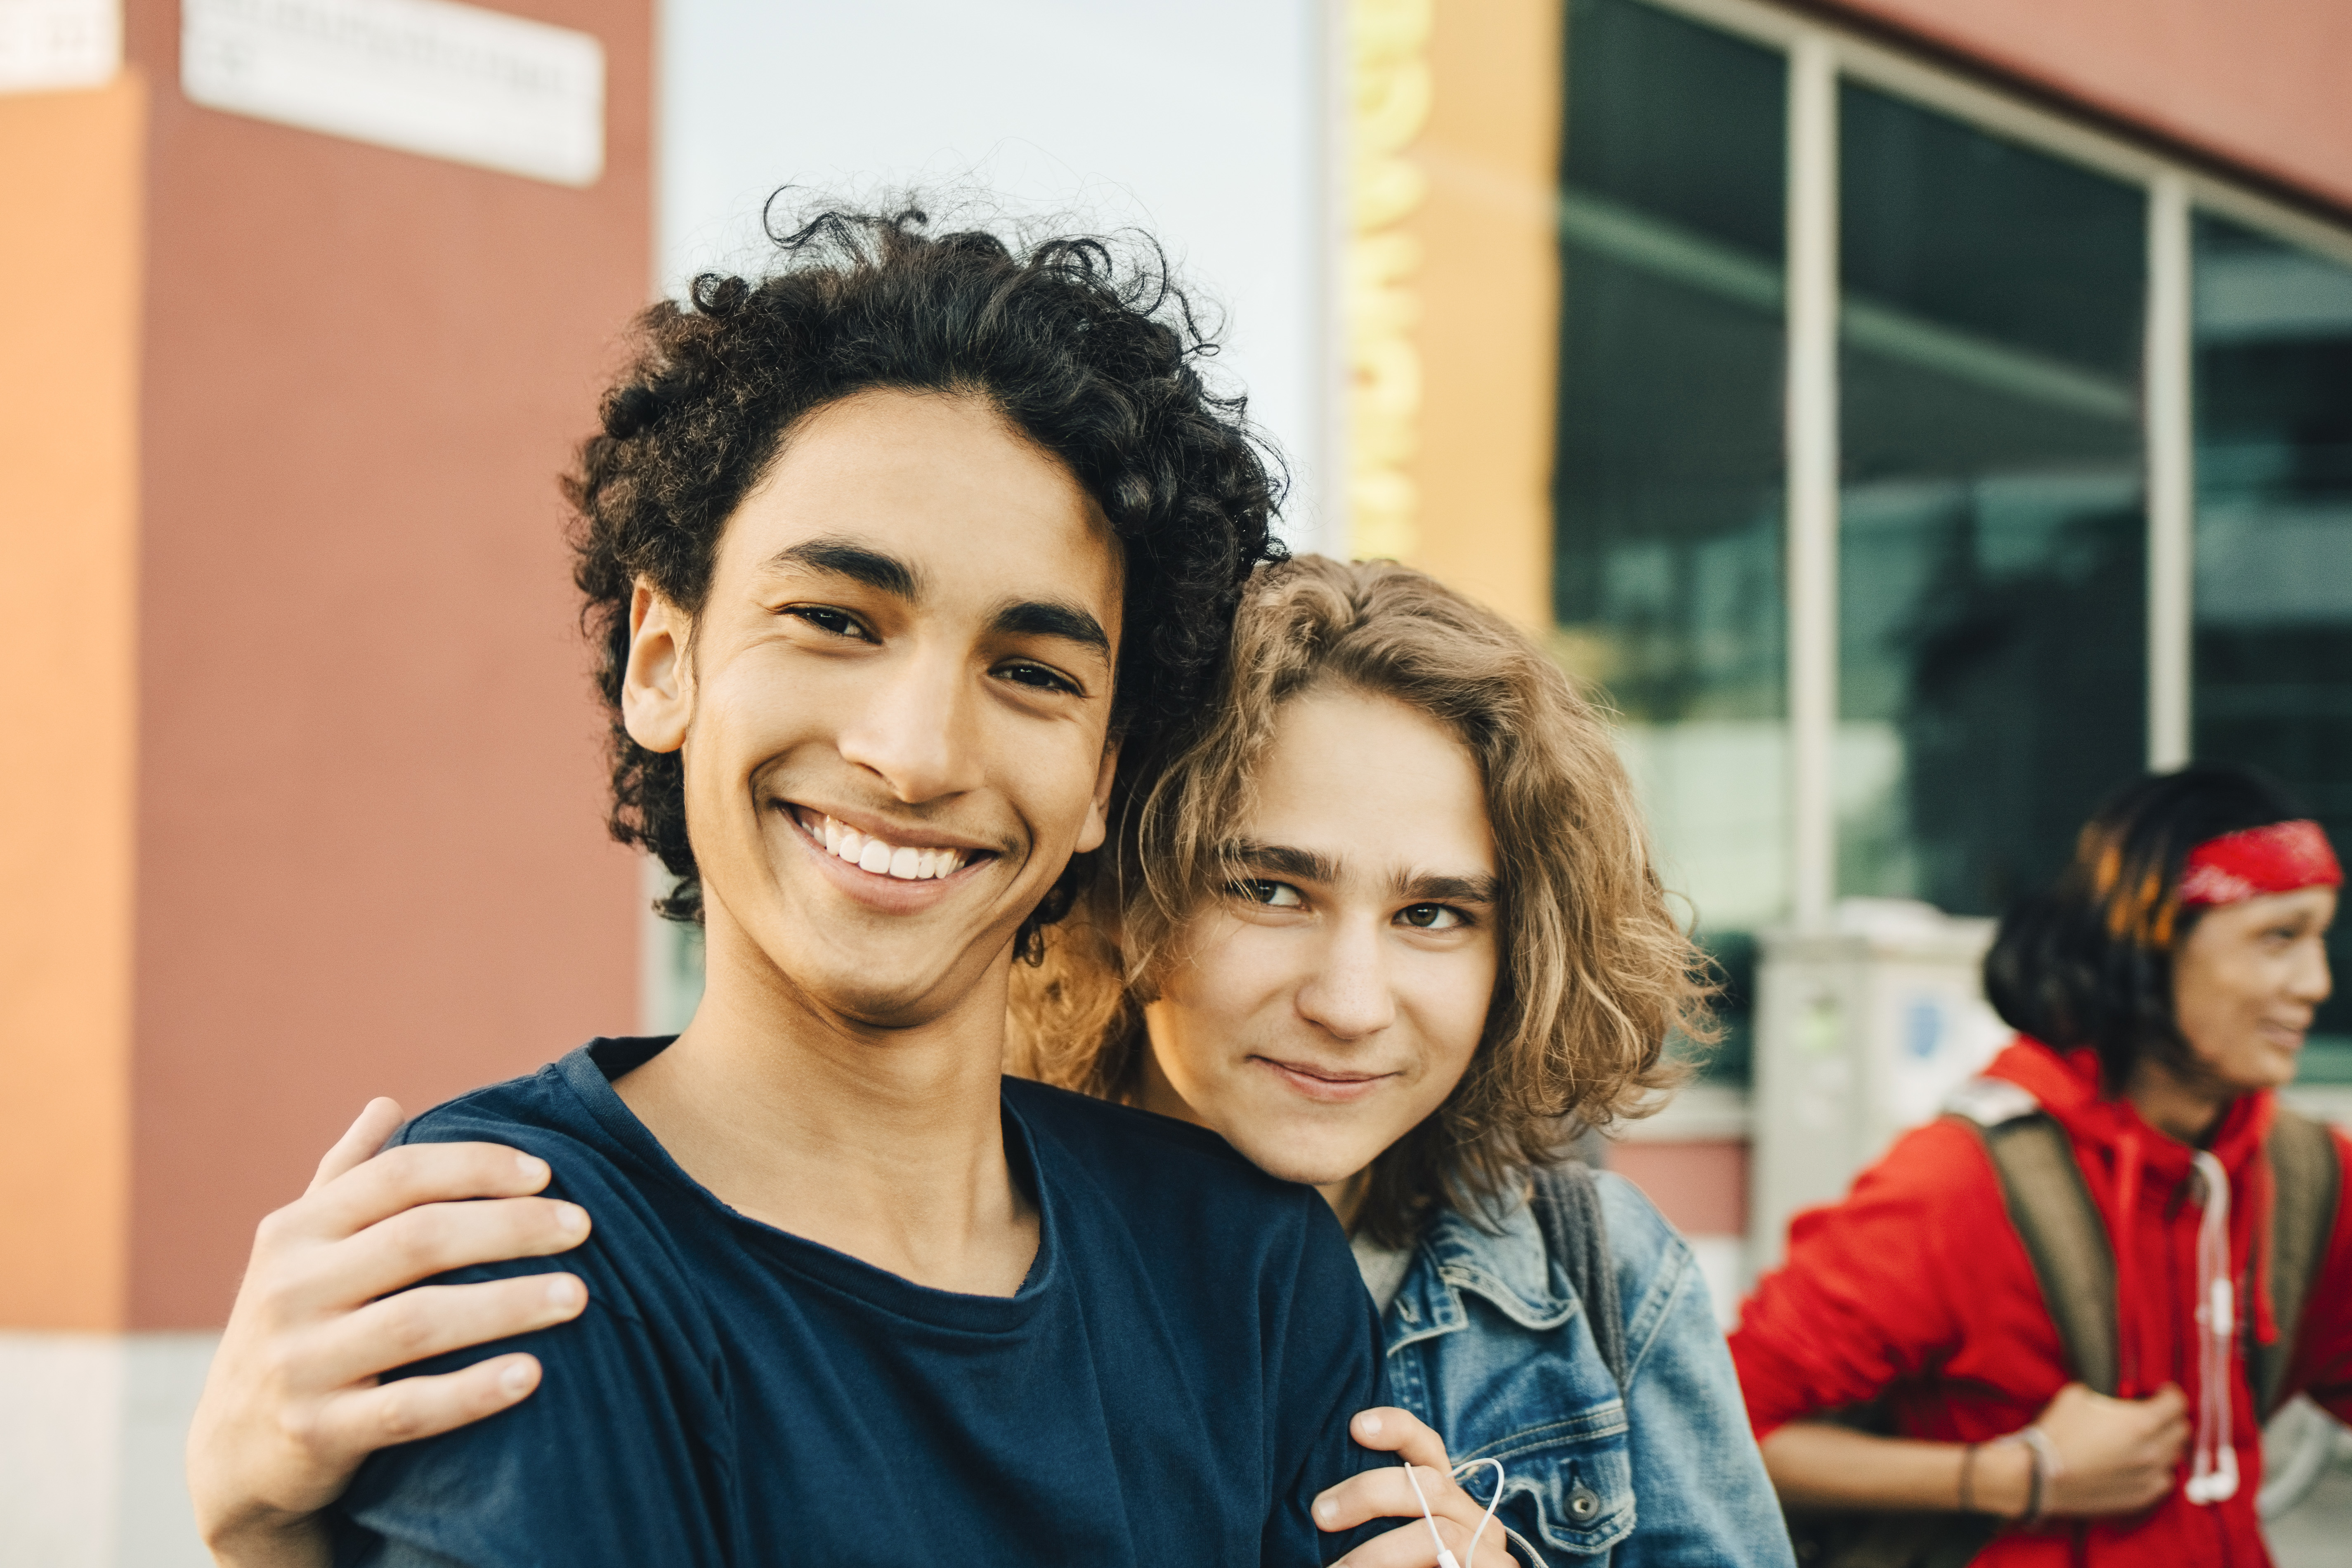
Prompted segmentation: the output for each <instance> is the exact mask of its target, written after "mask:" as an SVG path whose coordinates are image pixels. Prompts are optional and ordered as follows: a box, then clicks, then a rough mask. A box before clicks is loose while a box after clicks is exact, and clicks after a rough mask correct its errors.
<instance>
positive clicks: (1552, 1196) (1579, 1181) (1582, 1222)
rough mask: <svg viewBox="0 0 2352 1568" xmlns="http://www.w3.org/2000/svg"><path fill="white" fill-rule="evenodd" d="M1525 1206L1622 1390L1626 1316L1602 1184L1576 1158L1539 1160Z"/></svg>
mask: <svg viewBox="0 0 2352 1568" xmlns="http://www.w3.org/2000/svg"><path fill="white" fill-rule="evenodd" d="M1533 1175H1534V1177H1535V1191H1534V1193H1533V1194H1530V1196H1529V1198H1528V1206H1529V1207H1531V1208H1533V1209H1534V1210H1535V1213H1536V1225H1537V1226H1538V1228H1539V1229H1540V1230H1541V1231H1542V1232H1543V1244H1544V1252H1545V1254H1546V1256H1548V1257H1549V1258H1550V1259H1551V1261H1552V1264H1553V1266H1554V1267H1556V1268H1559V1271H1560V1272H1561V1273H1563V1274H1565V1275H1566V1276H1567V1277H1568V1282H1569V1285H1570V1288H1571V1289H1574V1290H1575V1292H1576V1298H1577V1300H1580V1301H1581V1302H1583V1303H1584V1318H1585V1321H1586V1322H1587V1323H1588V1324H1590V1325H1591V1329H1592V1342H1593V1343H1594V1344H1595V1345H1597V1346H1598V1347H1600V1351H1601V1362H1602V1363H1603V1364H1604V1365H1606V1366H1607V1367H1608V1368H1609V1375H1610V1376H1611V1377H1612V1379H1614V1380H1615V1381H1616V1384H1617V1392H1618V1393H1620V1394H1622V1393H1624V1392H1625V1320H1624V1318H1623V1317H1622V1315H1621V1314H1620V1313H1619V1311H1618V1307H1617V1268H1616V1265H1615V1264H1614V1263H1612V1262H1611V1261H1610V1258H1609V1222H1608V1220H1607V1219H1606V1218H1605V1217H1604V1216H1603V1215H1602V1214H1601V1189H1600V1188H1599V1187H1597V1186H1595V1185H1594V1184H1593V1181H1592V1171H1591V1167H1590V1166H1588V1165H1586V1164H1585V1163H1584V1162H1583V1161H1581V1160H1576V1159H1570V1160H1564V1161H1561V1162H1560V1163H1558V1164H1554V1165H1538V1167H1536V1169H1535V1171H1534V1172H1533Z"/></svg>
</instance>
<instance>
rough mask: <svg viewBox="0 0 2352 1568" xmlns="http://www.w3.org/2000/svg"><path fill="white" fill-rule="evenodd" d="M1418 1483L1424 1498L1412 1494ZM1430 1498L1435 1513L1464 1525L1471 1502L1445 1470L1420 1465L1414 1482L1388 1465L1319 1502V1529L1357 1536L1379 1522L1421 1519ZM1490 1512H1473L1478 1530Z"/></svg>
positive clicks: (1475, 1508) (1473, 1509)
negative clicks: (1360, 1529)
mask: <svg viewBox="0 0 2352 1568" xmlns="http://www.w3.org/2000/svg"><path fill="white" fill-rule="evenodd" d="M1416 1483H1418V1484H1419V1486H1420V1488H1421V1490H1420V1491H1419V1492H1415V1491H1414V1490H1413V1487H1414V1485H1415V1484H1416ZM1424 1498H1426V1499H1427V1500H1429V1511H1430V1513H1431V1514H1433V1515H1434V1516H1435V1517H1437V1518H1439V1519H1457V1520H1458V1518H1459V1517H1460V1516H1461V1515H1462V1514H1463V1513H1464V1511H1465V1510H1464V1507H1463V1505H1464V1503H1465V1502H1466V1501H1467V1498H1466V1496H1465V1494H1464V1493H1463V1491H1462V1489H1461V1488H1459V1487H1457V1486H1455V1485H1454V1480H1453V1479H1452V1478H1451V1477H1449V1476H1448V1475H1446V1473H1445V1472H1444V1470H1435V1469H1432V1468H1429V1467H1428V1466H1426V1465H1417V1466H1415V1467H1414V1468H1413V1471H1412V1476H1411V1477H1410V1478H1408V1477H1407V1476H1406V1475H1405V1468H1404V1467H1403V1466H1402V1465H1382V1466H1381V1467H1380V1468H1378V1469H1372V1470H1366V1471H1364V1472H1363V1473H1362V1474H1360V1475H1354V1476H1349V1478H1348V1479H1346V1480H1344V1481H1341V1482H1340V1483H1339V1485H1338V1486H1336V1487H1333V1488H1331V1489H1328V1490H1327V1491H1325V1492H1324V1493H1323V1494H1322V1495H1321V1496H1320V1497H1318V1498H1317V1499H1316V1500H1315V1525H1316V1528H1317V1529H1318V1530H1322V1531H1327V1532H1328V1531H1340V1530H1353V1529H1355V1528H1356V1526H1358V1525H1360V1524H1362V1523H1365V1522H1366V1521H1370V1520H1375V1519H1421V1518H1422V1511H1421V1505H1422V1500H1423V1499H1424ZM1485 1512H1486V1509H1485V1508H1484V1507H1483V1506H1480V1505H1472V1506H1470V1507H1469V1508H1468V1510H1467V1513H1468V1518H1469V1521H1470V1523H1472V1524H1473V1525H1475V1524H1476V1523H1477V1522H1478V1519H1479V1516H1480V1515H1482V1514H1484V1513H1485ZM1421 1538H1422V1540H1423V1541H1424V1542H1425V1541H1427V1540H1428V1539H1429V1530H1428V1526H1427V1524H1426V1522H1425V1521H1424V1523H1423V1528H1422V1532H1421Z"/></svg>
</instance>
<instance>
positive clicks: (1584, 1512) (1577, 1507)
mask: <svg viewBox="0 0 2352 1568" xmlns="http://www.w3.org/2000/svg"><path fill="white" fill-rule="evenodd" d="M1568 1511H1569V1513H1570V1515H1571V1516H1572V1517H1573V1518H1574V1519H1575V1521H1576V1522H1577V1523H1579V1524H1590V1523H1591V1522H1592V1517H1593V1515H1595V1514H1597V1513H1599V1512H1600V1511H1601V1495H1600V1494H1599V1493H1598V1492H1595V1491H1594V1490H1593V1489H1591V1487H1588V1486H1585V1485H1583V1484H1581V1483H1579V1484H1578V1486H1577V1489H1575V1490H1574V1491H1572V1492H1570V1493H1569V1494H1568Z"/></svg>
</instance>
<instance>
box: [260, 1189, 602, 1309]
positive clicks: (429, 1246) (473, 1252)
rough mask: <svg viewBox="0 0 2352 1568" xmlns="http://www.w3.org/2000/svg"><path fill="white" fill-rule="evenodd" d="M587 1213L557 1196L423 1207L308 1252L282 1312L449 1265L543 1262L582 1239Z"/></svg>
mask: <svg viewBox="0 0 2352 1568" xmlns="http://www.w3.org/2000/svg"><path fill="white" fill-rule="evenodd" d="M589 1224H590V1222H589V1218H588V1211H587V1210H586V1209H583V1208H582V1207H581V1206H580V1205H578V1204H572V1203H565V1202H563V1201H562V1199H559V1198H496V1199H487V1200H483V1201H479V1202H471V1203H437V1204H434V1203H429V1204H425V1205H420V1206H418V1207H415V1208H411V1209H404V1210H402V1211H401V1212H399V1213H397V1214H394V1215H392V1216H391V1217H390V1218H388V1219H384V1220H381V1221H379V1222H377V1223H376V1224H374V1225H372V1226H368V1227H367V1228H366V1229H365V1230H362V1231H361V1232H360V1233H359V1234H358V1235H356V1236H352V1237H346V1238H345V1239H344V1240H342V1241H341V1242H339V1243H336V1244H334V1245H332V1246H329V1247H314V1248H312V1249H310V1252H309V1253H307V1254H306V1255H305V1256H304V1258H303V1259H302V1262H301V1264H300V1266H299V1268H297V1269H294V1270H292V1271H289V1275H288V1277H287V1278H286V1279H285V1281H284V1283H283V1286H282V1288H281V1295H280V1297H279V1304H280V1306H281V1307H282V1309H283V1310H289V1311H292V1312H297V1313H307V1312H312V1311H336V1310H343V1309H345V1308H349V1307H354V1306H357V1305H358V1304H359V1303H361V1302H362V1301H371V1300H374V1299H375V1298H376V1297H379V1296H382V1295H384V1294H386V1293H387V1292H390V1291H394V1290H399V1289H403V1288H404V1287H406V1286H410V1285H414V1284H415V1283H416V1282H417V1281H418V1280H420V1279H430V1278H431V1277H432V1276H434V1275H436V1274H446V1273H447V1272H448V1271H449V1270H450V1269H452V1268H471V1267H473V1266H474V1265H476V1264H478V1263H500V1262H505V1261H506V1260H508V1259H509V1258H546V1257H549V1256H551V1255H552V1254H555V1253H559V1252H567V1251H569V1250H571V1249H572V1247H577V1246H579V1245H580V1244H581V1243H582V1242H583V1241H585V1240H586V1239H587V1238H588V1231H589Z"/></svg>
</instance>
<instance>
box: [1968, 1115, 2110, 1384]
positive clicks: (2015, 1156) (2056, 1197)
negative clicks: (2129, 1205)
mask: <svg viewBox="0 0 2352 1568" xmlns="http://www.w3.org/2000/svg"><path fill="white" fill-rule="evenodd" d="M1945 1110H1946V1111H1947V1112H1948V1114H1949V1115H1951V1117H1952V1118H1953V1120H1955V1121H1960V1122H1962V1123H1964V1124H1966V1125H1967V1126H1969V1127H1970V1128H1973V1129H1974V1130H1975V1131H1976V1134H1977V1136H1978V1137H1979V1139H1980V1140H1982V1141H1983V1143H1984V1150H1985V1154H1986V1157H1987V1158H1989V1159H1990V1161H1991V1162H1992V1168H1993V1173H1994V1174H1995V1175H1996V1176H1998V1177H1999V1178H2000V1194H2001V1199H2002V1202H2003V1203H2004V1204H2006V1205H2007V1206H2008V1209H2009V1219H2010V1224H2011V1225H2012V1226H2015V1227H2016V1229H2017V1235H2018V1239H2019V1240H2021V1241H2022V1242H2023V1243H2024V1244H2025V1255H2026V1257H2027V1258H2029V1259H2031V1260H2032V1264H2033V1277H2034V1279H2036V1280H2037V1281H2038V1282H2039V1283H2040V1284H2041V1287H2042V1304H2043V1305H2044V1306H2046V1307H2047V1308H2049V1310H2050V1321H2052V1322H2053V1323H2054V1324H2055V1325H2057V1329H2058V1340H2059V1343H2060V1344H2061V1345H2062V1346H2063V1348H2064V1350H2065V1352H2066V1361H2067V1364H2068V1365H2069V1366H2071V1367H2072V1368H2073V1369H2074V1375H2075V1376H2076V1377H2077V1378H2079V1379H2081V1380H2082V1381H2083V1382H2084V1384H2088V1385H2089V1386H2090V1387H2091V1388H2093V1389H2095V1390H2096V1391H2097V1392H2099V1393H2101V1394H2114V1393H2115V1392H2116V1386H2117V1378H2116V1253H2115V1245H2114V1243H2113V1241H2112V1240H2110V1238H2109V1237H2108V1236H2107V1226H2106V1222H2105V1220H2103V1219H2102V1218H2100V1216H2099V1211H2098V1206H2097V1205H2095V1204H2094V1203H2092V1201H2091V1191H2090V1188H2089V1187H2087V1186H2086V1185H2084V1182H2083V1171H2082V1167H2081V1166H2079V1165H2077V1164H2076V1163H2074V1143H2073V1142H2072V1141H2071V1140H2069V1139H2068V1138H2067V1136H2066V1130H2065V1129H2064V1128H2063V1127H2061V1126H2059V1125H2058V1123H2057V1121H2055V1120H2053V1118H2052V1117H2051V1116H2050V1115H2049V1113H2048V1112H2046V1111H2044V1110H2042V1104H2041V1102H2040V1101H2039V1100H2035V1099H2034V1098H2033V1096H2032V1094H2031V1093H2030V1092H2028V1091H2027V1090H2026V1089H2022V1088H2020V1087H2019V1086H2018V1085H2016V1084H2013V1083H2011V1082H2009V1081H2008V1080H2006V1079H1990V1078H1980V1079H1972V1080H1970V1081H1969V1083H1966V1084H1963V1085H1962V1086H1961V1087H1960V1089H1959V1090H1958V1092H1956V1093H1955V1094H1954V1095H1953V1096H1952V1097H1951V1099H1950V1100H1947V1101H1946V1102H1945Z"/></svg>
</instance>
